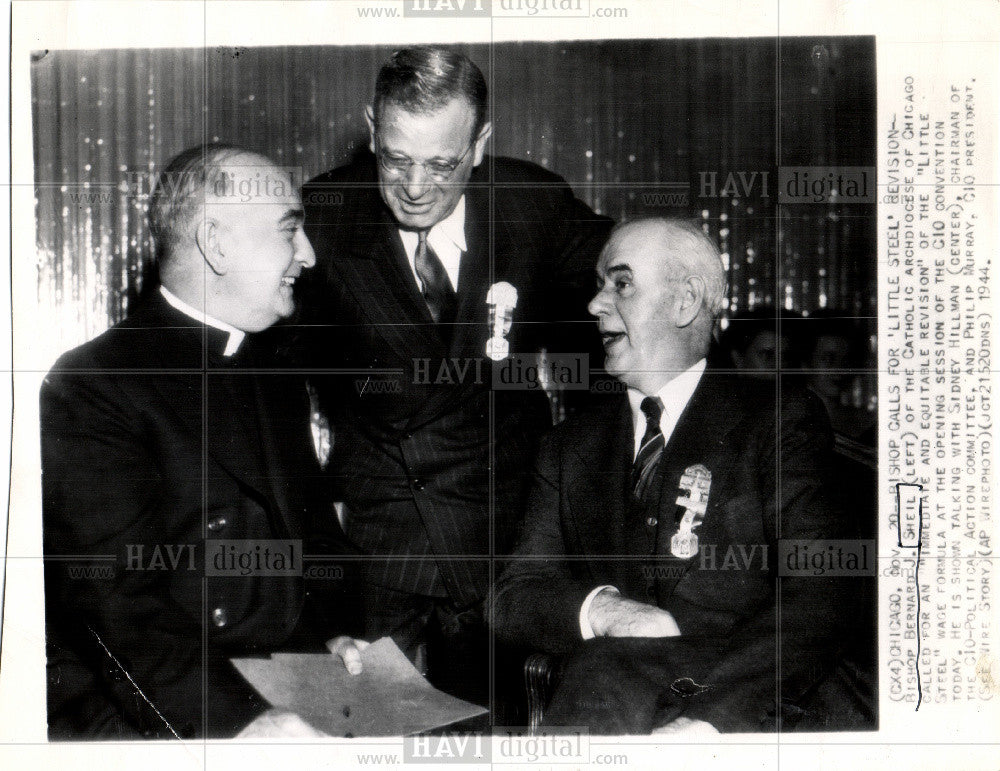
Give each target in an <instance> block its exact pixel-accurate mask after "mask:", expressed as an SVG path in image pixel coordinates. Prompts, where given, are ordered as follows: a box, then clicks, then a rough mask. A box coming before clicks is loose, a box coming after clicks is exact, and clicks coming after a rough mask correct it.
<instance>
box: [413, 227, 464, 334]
mask: <svg viewBox="0 0 1000 771" xmlns="http://www.w3.org/2000/svg"><path fill="white" fill-rule="evenodd" d="M413 263H414V267H415V268H416V269H417V277H418V278H419V279H420V290H421V293H422V294H423V296H424V302H426V303H427V310H429V311H430V313H431V318H432V319H434V321H435V322H437V323H439V324H447V323H449V322H451V321H453V320H454V314H455V292H454V290H453V289H452V288H451V282H450V281H449V280H448V273H447V271H445V269H444V265H442V264H441V260H440V259H439V258H438V256H437V255H436V254H435V253H434V250H433V249H431V247H430V245H429V244H428V243H427V231H426V230H421V231H419V232H418V233H417V251H416V253H415V254H414V259H413Z"/></svg>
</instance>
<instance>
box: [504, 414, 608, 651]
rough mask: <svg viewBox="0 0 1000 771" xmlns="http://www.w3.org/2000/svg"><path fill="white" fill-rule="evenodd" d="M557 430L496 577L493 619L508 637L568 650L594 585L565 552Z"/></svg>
mask: <svg viewBox="0 0 1000 771" xmlns="http://www.w3.org/2000/svg"><path fill="white" fill-rule="evenodd" d="M557 447H558V431H557V432H553V433H551V434H549V435H548V436H547V437H546V438H545V439H544V440H543V442H542V447H541V449H540V451H539V454H538V460H537V462H536V465H535V471H534V476H533V480H532V484H531V491H530V494H529V498H528V506H527V513H526V516H525V517H524V525H523V527H524V529H523V531H522V534H521V537H520V539H519V541H518V545H517V547H516V548H515V550H514V552H513V554H512V555H511V557H510V558H509V562H508V563H507V566H506V568H505V569H504V570H503V572H502V573H501V575H500V578H499V580H498V581H497V583H496V587H495V591H494V601H493V624H494V627H495V629H496V632H497V634H498V635H499V636H500V637H501V638H503V639H504V640H506V641H507V642H509V643H512V644H515V645H520V646H525V647H529V648H534V649H537V650H544V651H548V652H552V653H565V652H567V651H570V650H572V649H573V648H574V647H576V646H577V645H579V643H580V642H581V641H582V639H583V637H582V634H581V632H580V607H581V606H582V604H583V601H584V600H585V599H586V598H587V595H588V594H589V592H590V591H591V590H592V589H593V588H594V586H595V585H596V584H594V585H591V583H588V582H587V581H583V580H580V579H579V578H578V577H575V576H574V575H573V574H572V572H571V571H570V569H569V564H568V562H566V561H565V560H560V559H558V557H555V556H553V555H563V554H566V544H565V542H564V538H563V532H562V524H561V520H560V505H559V500H560V497H559V488H560V485H559V475H558V449H557Z"/></svg>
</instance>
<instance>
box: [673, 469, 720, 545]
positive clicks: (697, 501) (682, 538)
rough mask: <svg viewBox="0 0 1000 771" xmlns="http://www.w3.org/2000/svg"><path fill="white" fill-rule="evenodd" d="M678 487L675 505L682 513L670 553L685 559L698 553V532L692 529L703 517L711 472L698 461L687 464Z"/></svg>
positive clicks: (710, 481) (706, 505)
mask: <svg viewBox="0 0 1000 771" xmlns="http://www.w3.org/2000/svg"><path fill="white" fill-rule="evenodd" d="M680 488H681V489H680V495H678V496H677V505H678V506H682V507H683V508H684V514H683V516H682V517H681V521H680V523H679V524H678V526H677V532H676V533H674V535H673V537H672V538H671V539H670V553H671V554H673V555H674V556H675V557H680V558H681V559H685V560H686V559H691V557H693V556H694V555H695V554H697V553H698V534H697V533H695V532H694V529H695V528H696V527H698V525H700V524H701V523H702V522H703V521H704V519H705V511H706V510H707V509H708V493H709V491H710V490H711V488H712V472H711V471H709V470H708V469H707V468H705V467H704V466H703V465H702V464H700V463H697V464H695V465H694V466H688V467H687V468H686V469H684V473H683V474H682V475H681V483H680Z"/></svg>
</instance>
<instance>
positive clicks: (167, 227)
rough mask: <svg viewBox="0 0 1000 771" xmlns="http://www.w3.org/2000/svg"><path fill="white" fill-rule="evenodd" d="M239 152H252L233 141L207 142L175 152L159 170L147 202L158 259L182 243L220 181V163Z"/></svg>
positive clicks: (221, 168) (221, 171) (247, 153)
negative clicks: (230, 142)
mask: <svg viewBox="0 0 1000 771" xmlns="http://www.w3.org/2000/svg"><path fill="white" fill-rule="evenodd" d="M239 155H256V153H252V152H250V151H249V150H244V149H243V148H240V147H236V146H235V145H228V144H220V143H211V144H204V145H198V146H197V147H192V148H189V149H187V150H185V151H184V152H182V153H181V154H180V155H177V156H175V157H174V158H173V159H171V160H170V162H169V163H168V164H167V166H166V168H164V170H163V171H162V172H161V173H160V177H159V179H158V180H157V182H156V187H155V188H153V194H152V196H151V197H150V202H149V228H150V231H151V232H152V234H153V241H154V244H155V247H156V259H157V261H158V262H160V263H161V266H162V264H163V262H164V261H166V260H168V259H169V258H170V255H171V254H172V253H173V252H174V251H175V250H176V249H177V248H178V247H179V246H180V245H181V244H182V243H183V240H184V238H185V237H186V236H189V235H190V233H191V229H192V225H193V224H195V223H196V222H197V219H198V217H199V215H200V213H201V211H202V208H203V207H204V204H205V198H206V197H207V195H208V193H209V191H210V190H213V189H215V188H216V187H218V186H219V185H220V184H223V183H224V176H225V174H226V171H225V169H224V168H223V164H224V163H225V162H226V161H228V160H230V159H231V158H234V157H236V156H239Z"/></svg>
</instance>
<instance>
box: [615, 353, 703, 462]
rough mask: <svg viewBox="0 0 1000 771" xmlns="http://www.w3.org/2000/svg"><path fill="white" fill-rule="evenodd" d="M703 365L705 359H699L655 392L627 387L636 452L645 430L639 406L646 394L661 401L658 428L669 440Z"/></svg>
mask: <svg viewBox="0 0 1000 771" xmlns="http://www.w3.org/2000/svg"><path fill="white" fill-rule="evenodd" d="M705 366H706V360H705V359H701V360H699V361H698V362H696V363H695V364H693V365H691V366H690V367H689V368H688V369H686V370H684V371H683V372H682V373H681V374H679V375H677V376H676V377H675V378H673V379H672V380H671V381H670V382H668V383H667V384H666V385H664V386H663V388H661V389H660V390H659V391H657V392H656V393H655V394H644V393H643V392H642V391H639V390H637V389H635V388H630V389H628V402H629V406H630V407H631V408H632V428H633V431H634V434H635V445H636V447H635V450H636V452H638V448H639V444H640V443H641V442H642V435H643V433H645V431H646V416H645V415H644V414H643V412H642V409H641V407H640V405H641V404H642V400H643V399H645V398H646V397H647V396H659V397H660V401H661V402H663V414H662V415H661V416H660V430H661V431H662V432H663V439H664V441H670V435H671V434H672V433H673V432H674V428H675V427H676V426H677V419H678V418H679V417H680V416H681V413H682V412H684V408H685V407H687V403H688V402H689V401H691V396H692V395H693V394H694V391H695V389H696V388H697V387H698V383H699V382H700V381H701V376H702V373H704V371H705Z"/></svg>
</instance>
